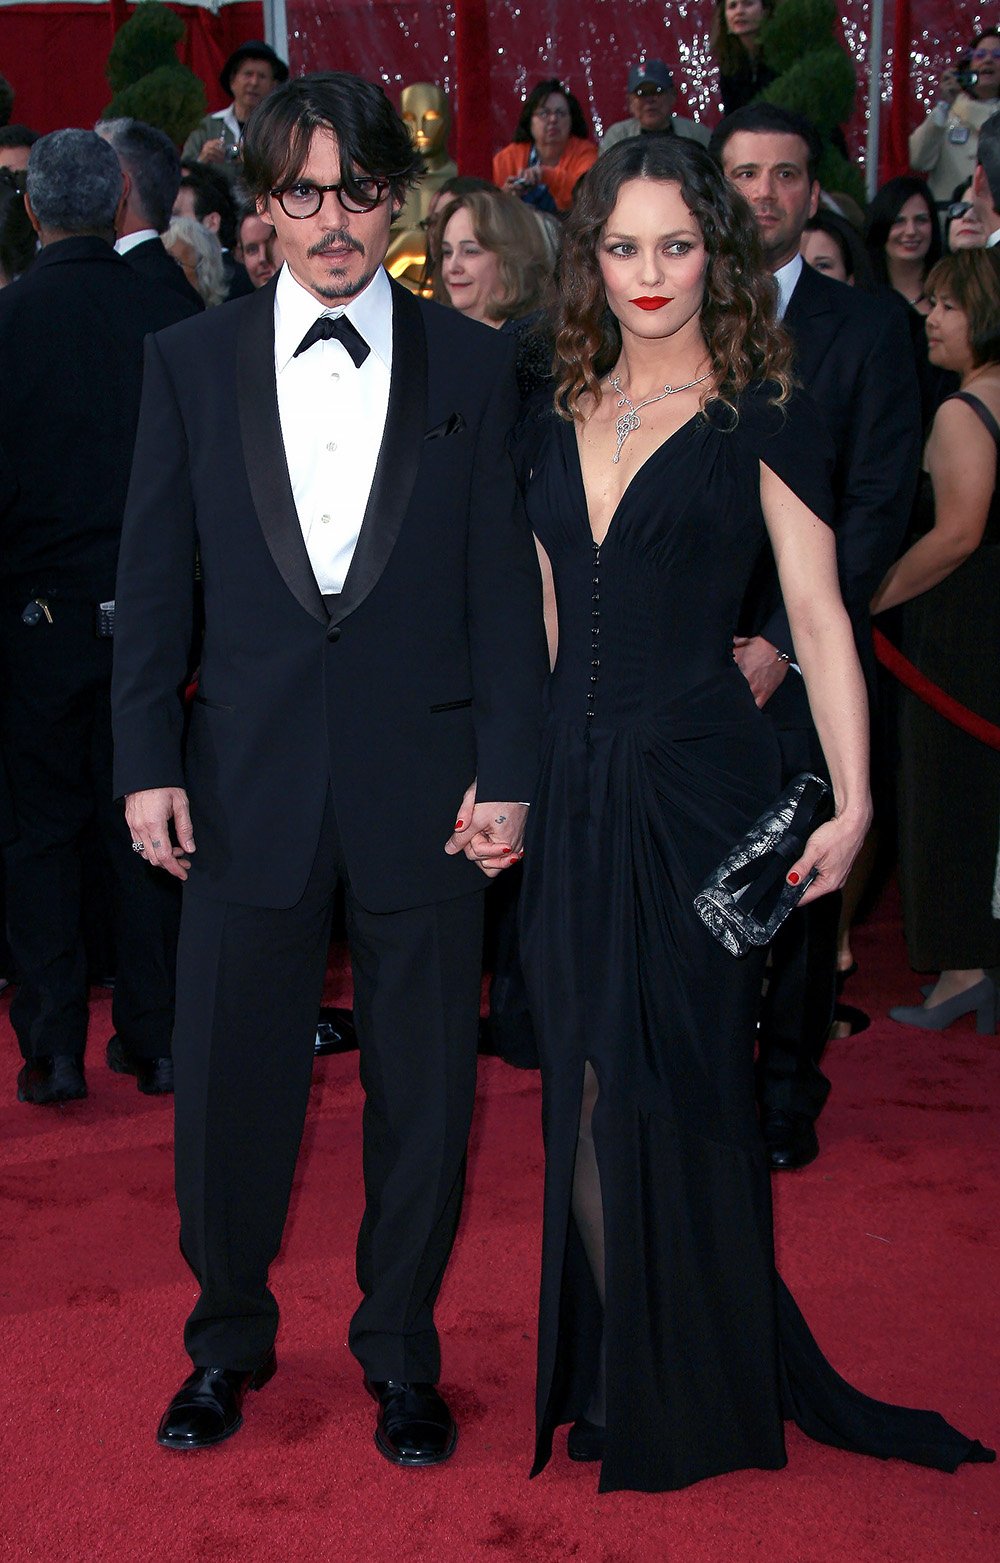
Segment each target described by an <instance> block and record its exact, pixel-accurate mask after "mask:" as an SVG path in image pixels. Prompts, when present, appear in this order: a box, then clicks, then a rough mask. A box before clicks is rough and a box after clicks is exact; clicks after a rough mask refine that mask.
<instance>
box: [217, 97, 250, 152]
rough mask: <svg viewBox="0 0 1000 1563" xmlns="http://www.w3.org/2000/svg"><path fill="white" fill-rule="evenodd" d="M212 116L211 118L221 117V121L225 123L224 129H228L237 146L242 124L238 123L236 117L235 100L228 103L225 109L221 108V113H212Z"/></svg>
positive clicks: (241, 132) (241, 133)
mask: <svg viewBox="0 0 1000 1563" xmlns="http://www.w3.org/2000/svg"><path fill="white" fill-rule="evenodd" d="M212 118H213V119H221V121H222V123H223V124H224V125H225V127H226V129H227V130H228V131H229V134H230V135H231V136H232V138H233V140H234V141H235V142H236V144H237V146H239V143H240V138H241V137H242V135H243V126H242V125H241V124H240V122H239V120H238V119H237V118H236V104H235V102H233V103H230V105H229V107H228V108H227V109H223V110H222V113H221V114H213V115H212Z"/></svg>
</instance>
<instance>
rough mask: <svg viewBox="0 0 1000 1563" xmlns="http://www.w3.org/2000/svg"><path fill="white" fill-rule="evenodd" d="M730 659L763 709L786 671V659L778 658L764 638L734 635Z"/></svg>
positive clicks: (775, 650)
mask: <svg viewBox="0 0 1000 1563" xmlns="http://www.w3.org/2000/svg"><path fill="white" fill-rule="evenodd" d="M733 657H734V659H735V662H736V666H737V667H738V668H739V670H740V672H741V673H742V674H743V677H744V678H745V679H746V681H747V683H748V684H749V685H750V693H751V694H752V695H753V697H754V699H755V700H756V702H757V705H758V706H759V707H760V709H761V710H763V709H764V707H765V706H766V705H767V702H768V701H769V700H770V698H771V696H772V695H773V694H774V692H775V690H776V689H777V688H778V687H779V686H780V684H781V682H782V680H783V679H784V677H785V674H786V673H787V672H788V669H789V665H790V664H789V662H788V660H787V658H785V657H781V656H779V655H778V648H777V646H772V645H771V642H770V641H769V640H765V639H764V637H763V635H734V636H733Z"/></svg>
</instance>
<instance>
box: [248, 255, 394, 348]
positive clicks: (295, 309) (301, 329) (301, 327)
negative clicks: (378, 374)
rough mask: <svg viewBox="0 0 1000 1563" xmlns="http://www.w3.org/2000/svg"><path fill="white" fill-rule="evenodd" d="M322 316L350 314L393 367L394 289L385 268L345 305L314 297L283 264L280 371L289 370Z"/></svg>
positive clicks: (278, 296) (277, 316)
mask: <svg viewBox="0 0 1000 1563" xmlns="http://www.w3.org/2000/svg"><path fill="white" fill-rule="evenodd" d="M321 315H330V316H331V317H332V318H333V319H336V318H337V316H338V315H346V316H347V318H348V320H349V321H350V322H351V324H352V325H353V326H357V328H358V330H359V331H360V332H361V335H362V336H363V337H364V339H365V341H366V342H367V343H368V346H369V347H370V348H371V350H372V352H373V353H374V354H375V355H376V357H377V358H379V359H381V361H382V363H383V364H384V365H385V366H386V368H387V369H391V367H392V288H391V287H390V284H389V278H388V276H387V275H386V271H385V268H384V267H383V266H380V267H379V269H378V271H377V272H376V273H375V275H374V277H373V278H372V280H371V282H369V284H368V286H367V287H366V288H365V289H364V291H363V292H362V293H358V294H357V295H356V296H355V297H354V298H352V299H350V300H349V302H348V303H347V304H346V306H345V305H343V304H323V303H322V302H321V300H319V299H317V298H314V297H313V295H312V294H311V293H310V292H308V291H307V289H305V288H304V287H303V286H302V284H301V282H299V281H297V279H296V278H295V277H293V276H292V273H291V272H290V271H289V269H288V266H287V265H283V266H282V268H281V271H280V272H279V273H278V282H277V286H276V288H275V290H274V364H275V368H276V369H277V371H278V373H279V374H280V373H281V371H282V370H283V369H286V368H287V367H288V365H289V363H290V362H291V360H292V358H293V357H294V356H295V349H296V348H297V347H298V345H299V343H300V342H301V341H302V338H303V337H304V336H305V334H306V332H307V331H308V330H309V327H310V326H311V325H312V323H313V321H314V320H318V319H319V318H320V316H321Z"/></svg>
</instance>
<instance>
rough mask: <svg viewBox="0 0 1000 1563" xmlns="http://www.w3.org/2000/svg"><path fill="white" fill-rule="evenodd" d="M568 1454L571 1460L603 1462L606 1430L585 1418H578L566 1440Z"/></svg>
mask: <svg viewBox="0 0 1000 1563" xmlns="http://www.w3.org/2000/svg"><path fill="white" fill-rule="evenodd" d="M566 1453H567V1454H568V1455H569V1457H570V1459H571V1460H581V1461H583V1460H586V1461H591V1460H603V1459H604V1428H603V1427H599V1426H598V1424H597V1423H596V1422H588V1421H587V1418H586V1417H585V1416H579V1417H577V1419H576V1421H575V1422H574V1423H573V1426H572V1427H571V1428H570V1430H569V1436H568V1437H567V1439H566Z"/></svg>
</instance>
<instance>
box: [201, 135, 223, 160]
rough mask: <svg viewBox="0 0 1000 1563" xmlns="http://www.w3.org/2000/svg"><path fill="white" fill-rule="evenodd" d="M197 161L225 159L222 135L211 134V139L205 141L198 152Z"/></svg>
mask: <svg viewBox="0 0 1000 1563" xmlns="http://www.w3.org/2000/svg"><path fill="white" fill-rule="evenodd" d="M198 161H199V163H224V162H225V161H226V143H225V139H224V138H223V137H222V136H213V138H212V139H211V141H206V142H205V145H204V146H203V147H202V149H201V151H200V152H199V153H198Z"/></svg>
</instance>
